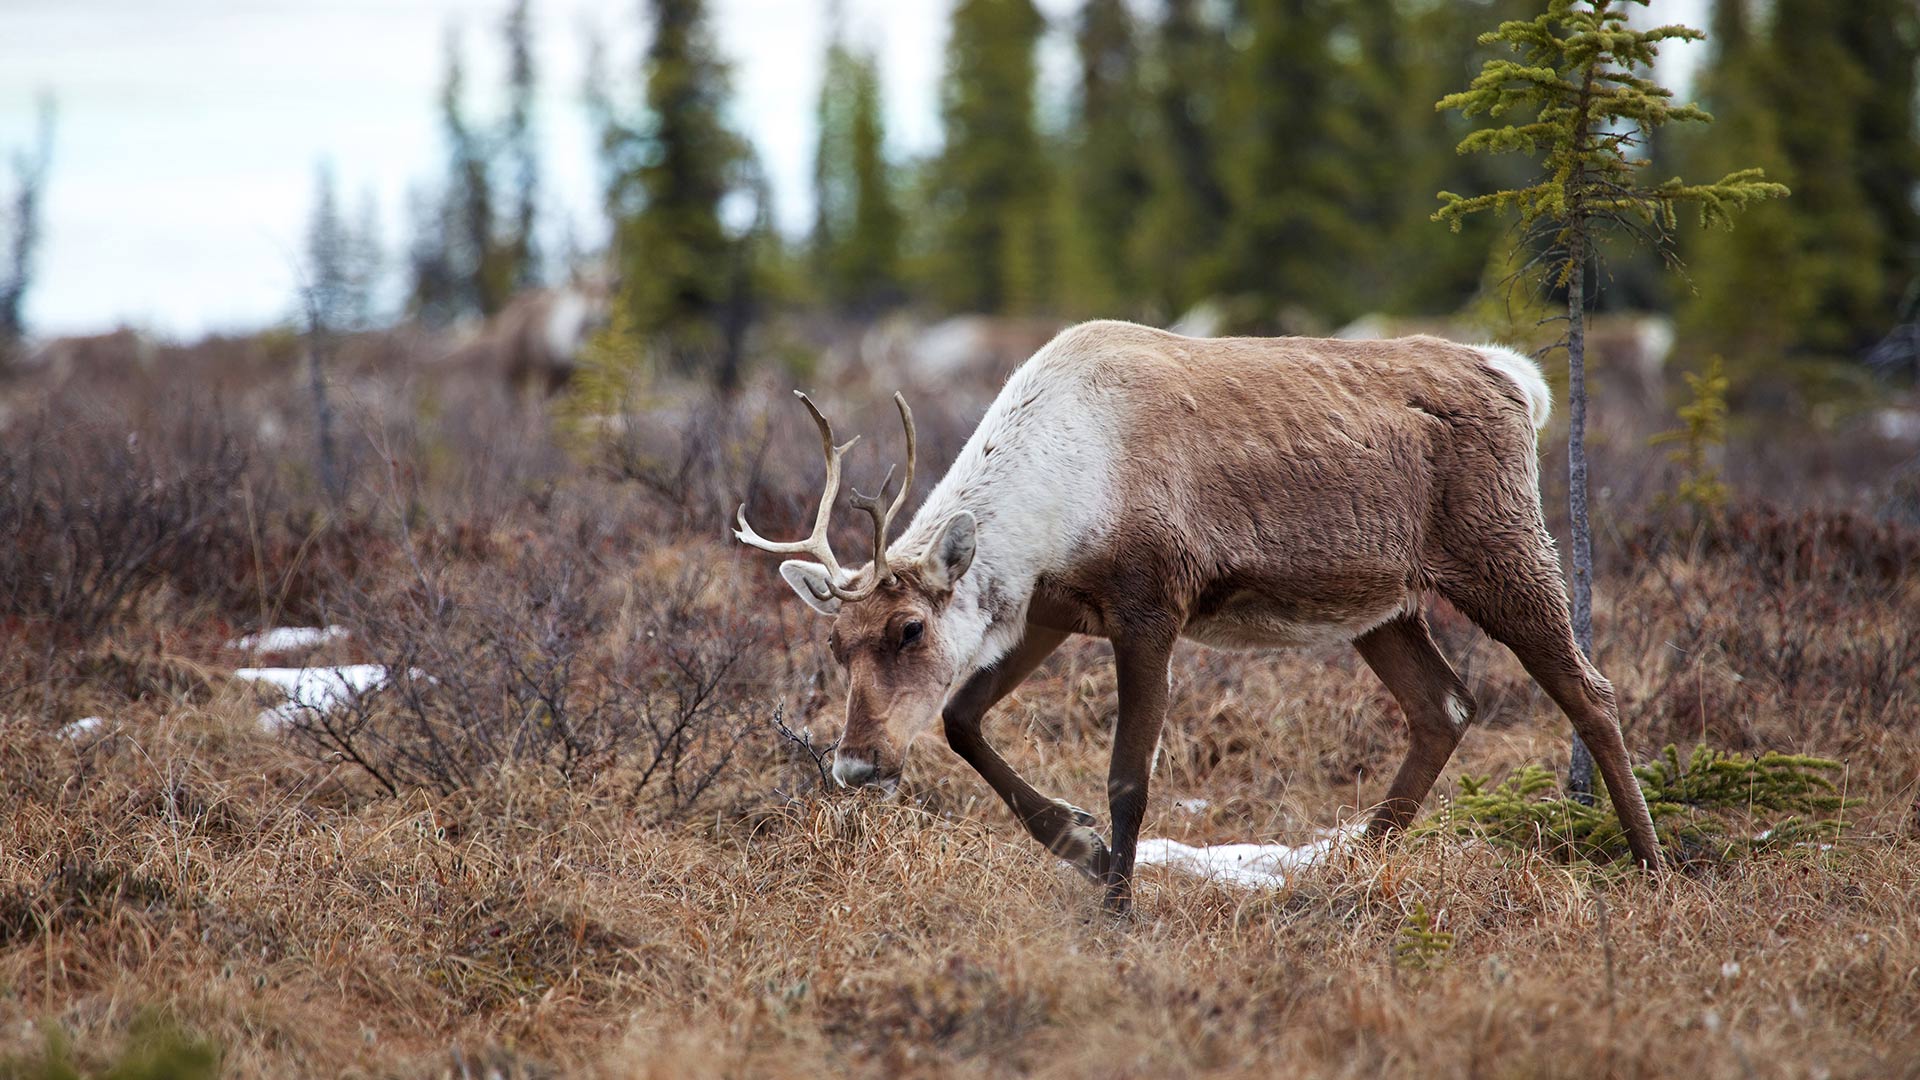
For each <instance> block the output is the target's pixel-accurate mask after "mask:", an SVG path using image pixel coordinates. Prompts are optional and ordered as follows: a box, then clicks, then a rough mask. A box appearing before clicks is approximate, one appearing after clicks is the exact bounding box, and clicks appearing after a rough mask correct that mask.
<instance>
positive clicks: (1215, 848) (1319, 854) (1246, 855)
mask: <svg viewBox="0 0 1920 1080" xmlns="http://www.w3.org/2000/svg"><path fill="white" fill-rule="evenodd" d="M1363 830H1364V826H1353V827H1350V828H1343V829H1328V830H1324V831H1322V832H1321V834H1320V839H1318V840H1315V841H1313V842H1312V843H1307V844H1301V845H1300V846H1298V847H1293V846H1290V845H1287V844H1214V845H1212V846H1210V847H1191V846H1189V845H1187V844H1183V843H1181V842H1180V841H1178V840H1161V839H1157V838H1155V839H1148V840H1142V841H1140V845H1139V847H1137V848H1136V849H1135V850H1134V857H1133V861H1134V864H1135V865H1137V866H1165V867H1167V868H1169V869H1173V870H1181V871H1184V872H1186V873H1189V874H1196V875H1198V876H1200V877H1205V878H1212V879H1213V880H1215V881H1220V882H1224V883H1226V884H1228V885H1239V886H1241V887H1243V888H1249V889H1271V888H1277V887H1279V886H1281V885H1285V884H1286V883H1287V875H1288V874H1289V873H1291V872H1293V871H1295V870H1302V869H1305V868H1306V867H1309V866H1312V865H1314V864H1315V863H1319V862H1322V861H1324V860H1325V859H1326V858H1327V856H1329V855H1331V854H1333V852H1334V851H1335V850H1336V849H1337V848H1339V847H1340V846H1341V845H1342V844H1345V843H1346V842H1347V841H1348V840H1351V839H1353V838H1354V837H1356V836H1358V835H1360V833H1361V832H1362V831H1363Z"/></svg>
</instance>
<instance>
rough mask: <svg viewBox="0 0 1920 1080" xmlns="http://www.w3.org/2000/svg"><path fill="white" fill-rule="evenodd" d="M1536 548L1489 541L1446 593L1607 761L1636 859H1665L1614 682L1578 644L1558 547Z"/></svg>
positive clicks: (1604, 766) (1651, 862) (1606, 774)
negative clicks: (1473, 568) (1471, 569)
mask: <svg viewBox="0 0 1920 1080" xmlns="http://www.w3.org/2000/svg"><path fill="white" fill-rule="evenodd" d="M1536 535H1538V534H1536ZM1529 548H1530V546H1529V545H1525V544H1518V543H1516V544H1498V543H1496V544H1490V545H1486V546H1484V547H1483V548H1482V549H1481V551H1480V552H1479V553H1478V565H1479V569H1478V572H1476V573H1473V574H1471V575H1467V576H1459V577H1452V578H1451V579H1450V580H1443V581H1442V582H1441V583H1440V592H1441V595H1443V596H1445V597H1446V598H1447V599H1448V600H1450V601H1452V602H1453V605H1454V606H1455V607H1457V608H1459V609H1460V610H1461V611H1462V612H1464V613H1465V614H1466V616H1467V617H1468V618H1469V619H1472V620H1473V621H1474V622H1475V623H1477V624H1478V625H1479V626H1480V628H1481V629H1482V630H1485V631H1486V632H1487V634H1488V635H1489V636H1490V637H1492V638H1493V639H1494V640H1495V641H1498V642H1499V643H1500V644H1502V645H1505V646H1506V647H1507V648H1508V649H1509V650H1511V651H1512V652H1513V655H1514V656H1516V657H1518V658H1519V660H1520V663H1521V666H1523V667H1525V668H1526V669H1527V674H1528V675H1531V676H1532V677H1533V681H1534V682H1537V683H1539V684H1540V687H1541V689H1543V690H1545V691H1546V692H1547V696H1549V697H1551V698H1552V699H1553V700H1554V703H1555V704H1557V705H1559V706H1560V711H1562V712H1564V713H1566V714H1567V719H1568V720H1571V721H1572V722H1573V730H1574V731H1575V733H1577V734H1578V735H1579V736H1580V740H1581V741H1582V742H1584V743H1586V744H1587V749H1588V750H1590V751H1592V752H1593V758H1594V761H1595V763H1597V764H1598V765H1599V766H1600V775H1601V776H1602V777H1603V778H1604V779H1605V780H1606V783H1607V794H1608V796H1609V797H1610V798H1612V800H1613V808H1614V812H1615V813H1617V814H1618V815H1619V816H1620V822H1621V824H1622V825H1623V826H1624V827H1625V828H1626V832H1627V845H1628V847H1629V848H1630V849H1632V851H1633V858H1634V861H1636V862H1638V863H1640V864H1641V865H1642V866H1644V867H1647V868H1649V869H1652V868H1654V867H1657V866H1659V865H1660V844H1659V841H1658V840H1657V839H1656V838H1655V836H1654V832H1653V817H1652V815H1650V814H1648V813H1647V800H1646V796H1644V795H1643V794H1641V791H1640V783H1639V781H1638V780H1636V779H1635V778H1634V775H1633V769H1632V767H1631V766H1630V765H1629V764H1628V762H1627V745H1626V740H1625V739H1624V738H1622V737H1621V734H1620V721H1619V714H1618V711H1617V710H1616V708H1615V705H1614V698H1613V684H1612V683H1609V682H1608V681H1607V680H1606V677H1605V676H1603V675H1601V674H1600V672H1599V670H1598V669H1596V668H1595V667H1594V666H1593V664H1592V663H1591V662H1589V661H1588V660H1587V658H1586V657H1585V656H1584V655H1582V654H1581V652H1580V648H1579V646H1577V645H1575V644H1574V640H1573V622H1572V620H1571V618H1570V617H1569V616H1568V614H1567V599H1566V596H1567V594H1566V589H1565V588H1564V587H1563V586H1562V585H1561V583H1560V567H1559V564H1558V561H1557V560H1556V559H1555V558H1554V557H1553V554H1552V551H1551V549H1548V548H1546V547H1544V546H1538V547H1531V550H1530V549H1529Z"/></svg>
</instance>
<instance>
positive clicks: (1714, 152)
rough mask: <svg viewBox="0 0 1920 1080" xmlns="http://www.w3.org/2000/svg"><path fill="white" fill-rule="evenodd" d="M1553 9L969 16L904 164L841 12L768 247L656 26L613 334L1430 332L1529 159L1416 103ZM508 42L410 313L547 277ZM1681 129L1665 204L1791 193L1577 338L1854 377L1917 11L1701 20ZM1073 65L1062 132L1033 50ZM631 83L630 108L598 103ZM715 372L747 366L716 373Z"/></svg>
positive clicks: (1773, 5)
mask: <svg viewBox="0 0 1920 1080" xmlns="http://www.w3.org/2000/svg"><path fill="white" fill-rule="evenodd" d="M1546 2H1547V0H1394V2H1384V0H1225V2H1217V0H1146V2H1133V0H1085V2H1084V3H1082V4H1081V5H1079V7H1078V8H1077V10H1074V11H1072V12H1071V13H1069V14H1068V15H1067V16H1066V17H1064V18H1056V19H1054V20H1052V21H1049V20H1048V19H1047V18H1044V17H1043V15H1042V13H1041V12H1040V11H1039V10H1038V9H1037V8H1036V7H1035V5H1034V3H1033V2H1032V0H957V2H956V3H954V5H953V6H952V9H951V14H950V27H949V37H948V42H947V45H946V54H945V61H944V69H943V72H942V75H941V84H940V91H939V111H940V120H941V124H942V144H941V145H940V146H939V148H938V149H937V150H936V151H934V152H932V153H930V154H926V155H923V156H919V157H908V156H906V155H903V154H901V153H900V152H898V151H897V150H896V149H895V148H894V147H893V146H892V145H891V143H890V141H889V133H888V131H887V124H886V117H887V110H886V107H885V96H886V88H885V87H884V85H883V83H882V80H881V76H880V69H879V64H878V59H877V57H876V56H875V54H874V51H873V50H872V48H871V47H869V46H867V45H865V44H863V43H862V39H861V37H860V35H859V34H858V33H855V32H853V31H851V30H850V29H848V28H847V27H846V26H845V24H844V21H843V20H842V19H841V18H840V17H839V15H838V14H837V13H836V14H834V15H832V16H831V22H832V25H833V29H832V33H831V37H830V40H829V41H828V43H827V44H826V56H825V64H824V69H825V75H824V78H823V80H822V83H821V85H820V86H819V88H818V90H817V93H818V98H817V105H816V113H817V118H818V137H817V148H816V160H815V169H814V175H813V186H814V196H815V198H814V204H815V207H816V209H815V215H814V220H813V222H812V226H811V228H810V229H809V230H808V231H807V233H806V234H805V235H804V236H786V235H782V234H781V233H780V232H779V231H778V230H776V229H775V227H774V226H773V224H772V219H771V213H770V208H769V198H768V194H767V182H766V180H765V177H764V175H763V173H762V171H761V169H760V168H759V166H758V163H757V161H756V159H755V155H754V151H753V147H752V146H751V144H750V143H749V142H748V140H747V139H746V138H745V136H744V135H743V134H742V133H740V132H739V131H738V130H735V129H734V128H733V127H732V126H731V125H730V116H729V103H730V94H731V89H730V69H729V63H728V60H727V58H726V57H725V56H723V55H722V53H721V50H720V48H719V45H718V41H717V36H716V34H715V29H714V26H713V14H712V11H711V5H710V4H709V3H708V2H707V0H645V2H644V3H643V4H642V5H641V7H642V16H643V17H644V20H645V23H646V30H647V44H646V46H645V47H644V49H643V51H642V52H641V53H640V55H638V56H635V57H627V58H615V57H607V56H597V57H596V58H595V63H594V64H593V65H592V70H593V74H592V76H591V77H590V79H589V84H590V85H589V86H588V87H587V94H586V100H587V102H588V108H589V109H591V110H592V115H593V119H594V122H595V126H596V129H597V130H598V131H599V133H600V140H599V153H600V155H601V167H602V168H601V173H602V176H603V178H604V189H603V194H604V210H605V212H606V214H607V216H608V219H609V223H610V226H611V228H610V236H611V238H612V240H611V248H610V251H609V252H608V257H609V262H610V264H611V268H612V270H613V271H614V277H615V279H616V280H617V281H618V283H619V285H618V293H617V311H618V322H619V324H620V325H622V326H624V327H626V328H627V329H628V330H630V331H631V332H633V333H634V334H636V335H638V336H639V337H640V338H641V339H643V340H647V341H650V342H653V343H655V344H656V345H657V346H658V347H659V348H660V349H661V350H662V351H663V352H664V353H665V354H666V355H670V356H673V357H677V358H678V359H679V360H680V361H681V363H682V364H683V365H685V366H688V367H699V366H702V365H713V364H722V365H728V367H727V370H726V372H724V373H722V377H723V378H731V376H732V374H733V373H734V369H733V367H732V366H731V365H734V364H737V354H738V348H737V346H738V341H739V337H740V335H741V334H742V333H743V332H744V328H745V326H746V325H747V324H748V323H749V322H750V321H751V320H752V319H753V318H755V317H756V315H757V314H761V313H764V312H766V311H768V310H774V309H778V308H781V307H801V306H804V307H811V308H818V307H822V306H825V307H830V308H832V309H834V310H837V311H839V312H842V313H845V314H847V315H853V316H869V315H873V314H876V313H879V312H882V311H885V310H887V309H890V308H894V307H898V306H911V307H913V308H915V309H917V310H921V311H925V312H931V313H957V312H982V313H1004V314H1043V315H1051V316H1058V317H1065V318H1077V317H1090V316H1112V317H1124V318H1135V319H1142V320H1145V321H1150V322H1159V323H1162V324H1164V323H1166V322H1169V321H1171V320H1173V319H1176V318H1178V317H1179V316H1180V315H1181V314H1182V313H1183V312H1186V311H1188V310H1190V309H1192V308H1193V307H1194V306H1195V305H1196V304H1200V303H1203V302H1206V303H1210V304H1212V305H1214V307H1215V308H1216V310H1217V312H1218V315H1219V318H1220V319H1221V320H1222V321H1223V325H1225V326H1226V327H1228V328H1234V329H1243V330H1247V331H1254V332H1316V331H1328V330H1331V329H1333V328H1335V327H1337V326H1339V325H1340V324H1342V323H1343V322H1345V321H1347V320H1349V319H1351V318H1353V317H1355V316H1358V315H1360V314H1363V313H1367V312H1375V311H1382V312H1389V313H1399V314H1435V313H1445V312H1453V311H1457V310H1460V309H1461V308H1463V307H1464V306H1466V305H1468V304H1469V303H1471V302H1473V300H1474V298H1475V296H1476V294H1481V295H1483V296H1484V295H1485V294H1486V292H1487V291H1488V290H1489V288H1490V283H1492V282H1497V281H1498V280H1500V278H1501V277H1502V276H1503V274H1504V273H1505V271H1506V269H1507V268H1508V267H1509V266H1510V265H1511V264H1510V262H1509V260H1508V259H1507V257H1506V253H1507V251H1508V249H1509V248H1510V247H1511V243H1512V238H1511V236H1509V235H1506V234H1505V233H1504V232H1503V229H1504V228H1505V226H1503V225H1502V223H1500V222H1499V221H1495V220H1491V219H1490V220H1486V221H1475V222H1469V223H1467V225H1466V227H1465V229H1464V230H1463V232H1462V233H1461V234H1460V235H1454V234H1452V233H1450V232H1449V230H1448V228H1447V227H1446V226H1445V225H1441V224H1436V223H1435V222H1434V221H1433V220H1432V219H1431V218H1432V214H1433V212H1434V210H1435V209H1437V207H1438V203H1437V201H1436V198H1435V193H1436V192H1438V191H1441V190H1450V191H1483V190H1491V189H1497V188H1501V187H1510V186H1513V185H1514V184H1515V183H1517V182H1519V181H1520V180H1522V179H1523V178H1524V175H1525V172H1526V170H1527V168H1528V164H1527V162H1526V161H1524V160H1518V159H1515V158H1512V157H1509V158H1504V159H1502V158H1488V157H1485V156H1465V155H1461V154H1459V153H1457V152H1456V145H1457V144H1458V143H1459V141H1460V140H1461V139H1462V138H1463V137H1464V136H1465V135H1466V134H1467V132H1468V131H1469V130H1470V127H1469V122H1468V121H1466V120H1463V119H1462V118H1461V117H1460V116H1459V115H1457V114H1452V113H1441V112H1437V111H1436V110H1435V107H1434V103H1435V102H1436V101H1437V100H1438V99H1439V98H1440V97H1442V96H1443V95H1445V94H1447V93H1449V92H1451V91H1454V90H1458V89H1460V88H1462V87H1464V86H1465V85H1466V83H1467V81H1468V80H1469V79H1470V78H1471V77H1472V74H1473V73H1474V72H1475V71H1476V70H1478V68H1479V65H1480V63H1481V61H1482V60H1484V59H1485V58H1486V57H1487V56H1488V55H1490V53H1491V49H1492V48H1493V47H1492V46H1487V45H1482V44H1480V43H1479V42H1478V36H1479V35H1480V34H1481V33H1482V32H1483V31H1486V30H1490V29H1492V28H1494V27H1495V26H1497V25H1499V23H1500V22H1501V21H1502V20H1505V19H1522V18H1531V17H1532V16H1534V15H1536V14H1538V13H1539V12H1540V11H1541V10H1542V9H1543V6H1544V5H1545V4H1546ZM504 26H505V34H504V39H505V43H504V44H505V49H506V51H507V54H508V58H509V61H510V62H509V63H508V65H507V72H508V74H507V79H508V85H507V87H506V88H505V93H504V95H503V100H504V101H505V102H506V107H505V109H504V111H503V113H502V115H500V116H499V117H497V118H496V119H494V120H492V121H490V122H481V121H477V120H475V119H474V118H473V117H472V116H471V115H470V112H469V109H468V107H467V106H466V104H465V100H464V99H465V94H464V93H463V85H462V82H463V67H462V63H461V58H460V56H459V54H458V51H457V50H453V49H450V51H449V56H448V61H447V68H446V79H445V89H444V92H443V94H442V116H443V131H444V138H445V143H446V147H447V152H448V160H447V164H446V170H445V176H444V179H443V180H442V181H440V182H439V183H438V184H437V186H436V188H435V189H434V190H433V191H431V192H429V193H427V194H426V195H424V196H423V197H422V198H421V200H419V205H418V207H417V213H416V215H415V218H416V220H415V222H414V225H413V230H414V235H413V239H412V241H411V243H410V247H409V252H410V254H409V276H410V283H411V284H410V292H409V296H410V308H411V311H412V313H413V314H416V315H418V316H421V317H423V318H427V319H429V320H436V321H437V320H446V319H450V318H454V317H457V316H459V315H462V314H467V313H475V314H487V313H491V312H493V311H496V310H498V309H499V307H500V306H501V305H502V304H504V302H505V300H506V298H507V297H508V296H509V295H510V294H511V292H512V291H513V289H514V288H516V287H518V286H520V285H524V284H527V283H529V282H532V281H535V280H538V279H540V278H541V277H543V276H548V277H550V276H553V275H555V274H556V273H558V272H559V271H560V269H561V268H560V267H559V266H557V265H556V264H557V263H558V262H559V261H561V260H560V259H559V258H558V253H543V252H541V251H540V250H539V249H538V245H537V244H536V243H535V241H534V237H535V235H536V233H537V232H538V230H537V227H536V226H537V223H536V220H535V218H536V213H537V207H538V205H539V173H538V162H537V158H536V156H535V154H534V152H533V136H532V134H531V132H530V126H529V125H530V122H531V121H530V116H531V115H532V107H531V102H532V99H533V92H534V85H535V79H536V75H537V73H536V72H535V71H534V69H533V63H532V59H531V57H532V56H533V50H532V49H531V47H530V45H529V43H528V40H527V36H528V33H529V29H528V26H529V23H528V19H527V12H526V0H517V2H516V3H515V4H514V5H513V6H512V8H511V12H510V14H509V17H508V18H507V20H506V21H505V23H504ZM1705 29H1707V30H1708V31H1709V39H1708V43H1707V50H1708V57H1707V59H1706V61H1705V62H1704V64H1703V65H1702V66H1701V68H1700V69H1699V70H1698V73H1697V75H1696V77H1695V79H1694V85H1693V87H1692V92H1691V95H1690V96H1691V97H1693V98H1695V99H1697V100H1699V101H1700V103H1701V104H1702V105H1704V106H1705V107H1706V108H1707V110H1708V111H1709V112H1711V113H1712V114H1713V115H1714V117H1715V122H1714V123H1712V124H1710V125H1690V128H1691V130H1687V131H1685V132H1676V133H1674V134H1668V133H1666V132H1662V133H1660V134H1659V135H1658V137H1657V138H1656V139H1654V141H1653V142H1652V144H1651V149H1650V151H1649V153H1650V157H1651V159H1652V165H1651V170H1650V171H1651V174H1652V175H1656V176H1660V177H1664V176H1667V175H1674V174H1679V173H1692V174H1699V175H1720V174H1721V173H1723V172H1726V171H1728V170H1729V169H1731V168H1736V167H1746V166H1750V165H1757V166H1760V167H1762V168H1764V169H1765V170H1766V174H1767V176H1768V177H1769V178H1771V179H1775V180H1778V181H1780V182H1782V183H1784V184H1786V185H1787V186H1788V187H1789V188H1791V189H1792V192H1793V195H1792V197H1791V198H1788V199H1782V200H1775V201H1772V202H1769V203H1768V204H1766V205H1764V206H1760V207H1757V208H1756V209H1754V210H1753V211H1752V212H1751V213H1749V214H1747V215H1745V216H1743V217H1742V218H1741V220H1740V221H1739V222H1738V224H1737V226H1736V227H1735V228H1733V229H1732V230H1726V231H1722V230H1714V231H1706V230H1702V229H1700V228H1698V227H1697V225H1696V224H1694V223H1684V227H1683V228H1682V229H1681V230H1680V231H1679V233H1678V235H1677V237H1676V244H1675V247H1674V249H1673V251H1672V253H1671V254H1672V255H1673V256H1675V257H1677V259H1678V261H1679V264H1680V267H1681V269H1682V270H1683V271H1684V272H1683V273H1679V274H1669V273H1664V272H1662V271H1663V268H1662V266H1661V265H1660V261H1661V259H1662V258H1663V257H1664V256H1663V255H1662V254H1661V253H1659V252H1656V251H1651V250H1638V249H1627V248H1622V249H1620V250H1615V251H1611V252H1604V251H1603V252H1602V253H1601V254H1602V258H1603V261H1604V264H1605V265H1604V268H1603V269H1602V270H1601V272H1600V273H1598V274H1594V275H1589V278H1590V279H1592V280H1596V281H1597V285H1596V286H1595V290H1596V291H1595V295H1594V297H1593V303H1594V305H1595V307H1596V308H1598V309H1601V310H1605V309H1631V310H1653V311H1663V312H1668V313H1671V314H1673V315H1674V316H1675V318H1676V320H1677V322H1678V324H1679V326H1680V329H1681V331H1682V333H1683V335H1684V338H1685V340H1686V341H1687V342H1688V344H1689V345H1690V346H1693V347H1695V348H1696V349H1698V350H1700V351H1702V352H1715V353H1720V354H1723V355H1724V356H1725V357H1726V360H1727V364H1728V367H1729V369H1730V371H1731V372H1732V373H1733V374H1734V375H1735V376H1736V377H1737V376H1738V375H1739V374H1740V373H1741V372H1742V371H1746V370H1751V369H1755V368H1758V367H1761V366H1765V365H1777V364H1779V363H1781V362H1793V361H1801V360H1823V361H1824V360H1858V359H1861V358H1863V357H1865V356H1867V355H1868V354H1869V353H1870V352H1871V351H1872V350H1873V349H1874V348H1875V346H1876V345H1877V344H1879V343H1881V342H1882V341H1883V340H1885V339H1887V338H1888V335H1889V334H1890V333H1892V332H1893V331H1894V330H1895V328H1896V327H1898V326H1900V325H1901V324H1903V323H1910V322H1912V321H1914V320H1915V319H1916V317H1920V312H1917V311H1916V309H1920V209H1916V189H1917V186H1920V117H1917V116H1916V82H1915V79H1916V76H1915V71H1916V64H1917V63H1920V9H1916V8H1915V7H1914V5H1913V4H1912V3H1911V0H1849V2H1847V3H1845V4H1834V3H1829V2H1825V0H1772V2H1770V3H1756V2H1754V0H1715V2H1714V3H1713V4H1712V6H1711V8H1710V19H1709V23H1708V26H1707V27H1706V28H1705ZM1048 35H1058V36H1059V38H1060V39H1061V40H1062V41H1065V42H1070V43H1071V50H1072V58H1073V59H1072V70H1071V85H1070V90H1069V93H1068V95H1067V100H1065V101H1064V102H1054V101H1049V100H1044V99H1043V98H1042V95H1041V94H1040V90H1039V84H1040V79H1039V71H1038V54H1039V51H1040V49H1041V46H1042V43H1043V40H1045V39H1047V37H1048ZM620 64H625V65H627V67H626V71H627V73H628V77H624V78H618V77H613V76H611V75H609V70H617V67H616V65H620ZM727 357H731V358H732V359H726V358H727Z"/></svg>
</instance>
